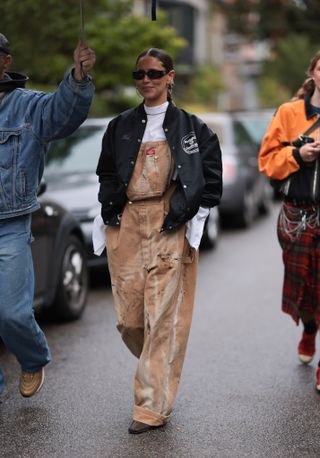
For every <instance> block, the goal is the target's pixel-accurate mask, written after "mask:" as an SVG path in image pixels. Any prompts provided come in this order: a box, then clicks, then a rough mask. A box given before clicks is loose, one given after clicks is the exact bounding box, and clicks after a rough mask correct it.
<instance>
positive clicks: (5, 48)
mask: <svg viewBox="0 0 320 458" xmlns="http://www.w3.org/2000/svg"><path fill="white" fill-rule="evenodd" d="M0 51H2V52H4V53H5V54H10V43H9V41H8V40H7V38H6V37H5V36H4V35H3V34H2V33H0Z"/></svg>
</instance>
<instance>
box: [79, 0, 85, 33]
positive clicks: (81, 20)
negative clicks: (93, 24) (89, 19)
mask: <svg viewBox="0 0 320 458" xmlns="http://www.w3.org/2000/svg"><path fill="white" fill-rule="evenodd" d="M79 39H80V41H85V36H84V13H83V0H80V33H79Z"/></svg>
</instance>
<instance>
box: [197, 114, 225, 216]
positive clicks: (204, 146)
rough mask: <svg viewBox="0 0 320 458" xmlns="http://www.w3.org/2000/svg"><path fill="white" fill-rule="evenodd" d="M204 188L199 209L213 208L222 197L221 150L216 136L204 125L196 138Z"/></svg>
mask: <svg viewBox="0 0 320 458" xmlns="http://www.w3.org/2000/svg"><path fill="white" fill-rule="evenodd" d="M198 141H199V150H200V157H201V162H202V169H203V176H204V179H205V186H204V190H203V193H202V196H201V200H200V206H201V207H214V206H216V205H218V204H219V203H220V199H221V195H222V161H221V149H220V143H219V139H218V137H217V135H216V134H215V133H214V132H213V131H212V130H211V129H210V128H209V127H208V126H207V125H206V124H204V123H202V124H201V130H200V134H199V137H198Z"/></svg>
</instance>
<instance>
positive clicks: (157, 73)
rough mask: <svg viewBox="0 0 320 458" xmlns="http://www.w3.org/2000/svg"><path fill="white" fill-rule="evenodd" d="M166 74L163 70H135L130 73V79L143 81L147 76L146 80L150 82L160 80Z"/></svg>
mask: <svg viewBox="0 0 320 458" xmlns="http://www.w3.org/2000/svg"><path fill="white" fill-rule="evenodd" d="M167 73H168V72H166V71H165V70H155V69H153V68H151V69H150V70H147V71H145V70H136V71H135V72H132V77H133V79H134V80H143V78H144V77H145V76H146V75H147V77H148V78H150V79H151V80H157V79H159V78H162V77H163V76H164V75H166V74H167Z"/></svg>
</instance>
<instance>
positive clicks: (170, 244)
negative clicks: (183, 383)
mask: <svg viewBox="0 0 320 458" xmlns="http://www.w3.org/2000/svg"><path fill="white" fill-rule="evenodd" d="M174 76H175V71H174V69H173V62H172V59H171V57H170V56H169V55H168V54H167V53H165V52H164V51H163V50H160V49H157V48H152V49H149V50H148V51H145V52H143V53H141V54H140V55H139V56H138V58H137V61H136V68H135V71H134V72H133V78H134V80H135V82H136V87H137V90H138V91H139V93H140V94H141V96H142V97H143V103H141V104H140V105H139V106H138V107H136V108H134V109H130V110H127V111H125V112H124V113H121V114H120V115H119V116H117V117H116V118H114V119H113V120H112V121H111V122H110V123H109V125H108V128H107V131H106V133H105V135H104V138H103V142H102V152H101V155H100V159H99V163H98V167H97V174H98V176H99V181H100V190H99V201H100V202H101V204H102V211H101V216H102V219H103V222H104V224H105V225H106V229H105V234H106V247H107V256H108V265H109V270H110V275H111V283H112V292H113V296H114V302H115V307H116V314H117V328H118V330H119V331H120V333H121V336H122V338H123V340H124V342H125V344H126V345H127V347H128V348H129V350H130V351H131V352H132V353H133V354H134V355H135V356H136V357H137V358H138V359H139V362H138V368H137V372H136V376H135V387H134V393H135V407H134V412H133V422H132V423H131V425H130V428H129V432H130V433H132V434H139V433H143V432H145V431H148V430H150V429H154V428H157V427H159V426H162V425H164V424H165V423H166V422H167V421H168V419H169V416H170V414H171V412H172V409H173V404H174V401H175V397H176V392H177V388H178V383H179V380H180V375H181V371H182V365H183V361H184V357H185V352H186V345H187V339H188V335H189V330H190V324H191V317H192V309H193V301H194V293H195V284H196V273H197V267H198V247H199V243H200V240H201V236H202V232H203V227H204V223H205V220H206V217H207V216H208V214H209V208H210V207H213V206H215V205H217V204H218V203H219V201H220V197H221V191H222V179H221V175H222V166H221V152H220V146H219V141H218V138H217V136H216V135H215V134H214V133H213V132H212V131H211V130H210V129H209V128H208V127H207V126H206V125H205V124H204V123H203V122H202V121H201V120H200V119H199V118H197V117H196V116H194V115H191V114H189V113H186V112H185V111H183V110H180V109H178V108H177V107H176V106H175V105H174V104H173V103H172V99H171V92H172V86H173V81H174Z"/></svg>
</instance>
